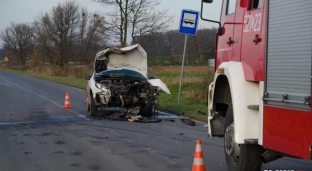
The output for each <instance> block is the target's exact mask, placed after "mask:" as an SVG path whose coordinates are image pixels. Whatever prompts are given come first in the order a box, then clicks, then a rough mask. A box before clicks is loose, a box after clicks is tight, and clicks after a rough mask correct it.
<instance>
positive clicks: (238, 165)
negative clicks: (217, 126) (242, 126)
mask: <svg viewBox="0 0 312 171" xmlns="http://www.w3.org/2000/svg"><path fill="white" fill-rule="evenodd" d="M234 135H235V130H234V117H233V107H232V104H230V105H229V107H228V110H227V112H226V118H225V125H224V154H225V159H226V164H227V167H228V170H229V171H260V170H261V167H262V160H261V155H262V153H263V148H262V147H261V146H260V145H253V144H236V143H235V139H234Z"/></svg>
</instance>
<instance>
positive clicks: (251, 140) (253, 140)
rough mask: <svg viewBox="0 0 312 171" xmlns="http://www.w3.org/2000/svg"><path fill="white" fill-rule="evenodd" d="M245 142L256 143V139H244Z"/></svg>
mask: <svg viewBox="0 0 312 171" xmlns="http://www.w3.org/2000/svg"><path fill="white" fill-rule="evenodd" d="M244 141H245V143H246V144H258V139H245V140H244Z"/></svg>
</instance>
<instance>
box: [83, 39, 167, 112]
mask: <svg viewBox="0 0 312 171" xmlns="http://www.w3.org/2000/svg"><path fill="white" fill-rule="evenodd" d="M147 69H148V66H147V54H146V52H145V50H144V49H143V48H142V47H141V46H140V45H138V44H136V45H132V46H128V47H124V48H116V47H109V48H105V49H103V50H101V51H99V52H97V53H96V56H95V62H94V72H93V74H92V76H89V75H87V76H86V79H87V80H88V84H87V97H88V111H90V114H91V115H96V114H97V113H98V110H99V109H104V110H105V108H115V107H118V108H121V109H122V112H123V113H124V115H128V116H135V115H141V116H151V115H152V114H153V112H154V111H155V110H156V109H157V106H158V104H157V99H158V96H159V91H160V90H163V91H165V92H166V93H168V94H170V91H169V89H168V87H167V86H166V84H165V83H163V82H162V81H161V80H160V79H155V78H153V77H151V78H147Z"/></svg>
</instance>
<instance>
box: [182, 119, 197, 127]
mask: <svg viewBox="0 0 312 171" xmlns="http://www.w3.org/2000/svg"><path fill="white" fill-rule="evenodd" d="M180 120H181V122H183V123H185V124H186V125H190V126H195V122H194V121H192V120H191V119H180Z"/></svg>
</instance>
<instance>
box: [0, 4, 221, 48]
mask: <svg viewBox="0 0 312 171" xmlns="http://www.w3.org/2000/svg"><path fill="white" fill-rule="evenodd" d="M65 1H66V0H0V32H1V31H2V30H3V29H5V28H6V27H8V26H9V25H10V24H11V22H14V23H20V22H32V21H34V19H35V18H36V17H38V16H39V15H40V13H44V12H47V11H50V10H51V9H52V7H54V6H56V5H57V4H58V3H59V2H65ZM76 1H77V2H78V4H80V5H81V6H83V7H85V8H87V9H88V12H89V13H91V12H96V11H98V12H102V13H103V12H104V11H105V10H107V8H105V7H104V6H103V5H101V4H99V3H96V2H93V1H92V0H76ZM220 2H221V0H215V2H214V3H213V4H209V5H205V7H204V11H205V12H204V13H203V14H204V16H205V17H209V19H211V18H212V19H216V18H217V17H218V16H219V8H220ZM200 5H201V0H162V3H161V4H160V5H159V6H158V7H157V8H156V9H157V10H164V9H169V14H171V15H174V16H175V19H174V22H173V23H172V24H171V27H170V29H178V28H179V19H180V16H181V10H182V9H191V10H196V11H200ZM211 26H216V25H215V24H212V23H209V22H206V21H201V20H200V21H199V28H207V27H211ZM2 45H3V42H2V40H1V39H0V47H2Z"/></svg>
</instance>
